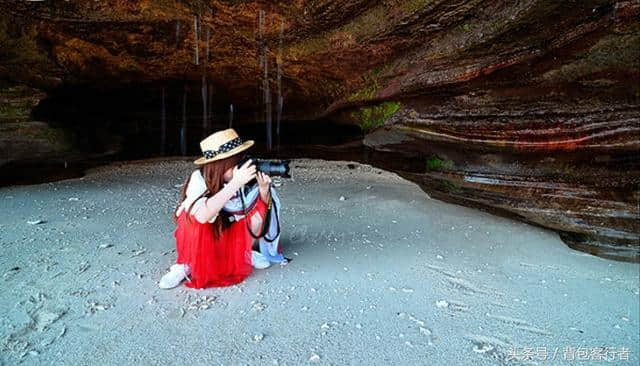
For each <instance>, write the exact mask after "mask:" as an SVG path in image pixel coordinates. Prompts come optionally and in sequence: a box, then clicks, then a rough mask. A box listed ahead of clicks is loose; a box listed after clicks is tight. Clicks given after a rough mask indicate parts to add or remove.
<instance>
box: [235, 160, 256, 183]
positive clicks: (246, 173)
mask: <svg viewBox="0 0 640 366" xmlns="http://www.w3.org/2000/svg"><path fill="white" fill-rule="evenodd" d="M255 177H256V166H255V165H253V161H252V160H247V161H246V162H245V163H244V164H242V166H241V167H239V168H238V166H235V167H234V168H233V177H232V178H231V182H230V183H232V184H235V185H236V187H237V188H240V187H242V186H243V185H245V184H247V183H249V182H250V181H251V180H252V179H254V178H255Z"/></svg>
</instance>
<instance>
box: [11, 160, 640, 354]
mask: <svg viewBox="0 0 640 366" xmlns="http://www.w3.org/2000/svg"><path fill="white" fill-rule="evenodd" d="M292 167H293V170H294V179H293V180H286V181H283V183H282V186H281V187H279V188H278V189H279V193H280V196H281V198H282V200H283V210H282V224H283V236H282V240H283V246H284V250H285V254H286V255H287V256H289V257H292V258H293V261H292V262H290V263H289V264H288V265H286V266H280V265H276V266H273V267H271V268H268V269H266V270H255V271H254V273H253V274H252V275H251V277H249V278H248V279H247V280H246V281H245V282H244V283H242V284H241V285H238V286H233V287H228V288H217V289H215V288H214V289H206V290H202V291H197V290H191V289H188V288H186V287H183V286H181V287H179V288H176V289H172V290H161V289H159V288H158V280H159V279H160V277H161V276H162V275H163V274H164V273H165V271H166V270H167V269H168V267H169V266H170V265H171V264H173V263H174V261H175V243H174V239H173V230H174V226H173V223H172V222H171V220H170V215H171V210H172V209H173V207H174V204H175V202H176V199H177V197H178V186H179V184H181V183H182V181H183V179H184V177H186V176H187V175H188V174H189V173H190V172H191V170H192V169H193V165H192V164H190V163H188V162H184V161H143V162H137V163H127V164H114V165H112V166H110V167H105V168H100V169H98V170H94V171H92V172H90V173H89V174H88V175H87V176H86V177H84V178H81V179H73V180H66V181H61V182H56V183H47V184H41V185H33V186H20V187H7V188H0V204H1V206H0V207H1V209H0V284H1V285H2V291H1V293H0V311H1V313H0V316H1V317H0V355H1V356H0V359H1V360H2V361H1V363H2V364H4V365H13V364H17V363H22V364H25V365H92V364H100V365H119V366H120V365H130V364H136V365H199V364H206V365H237V364H242V365H245V364H251V365H299V364H306V363H312V364H323V365H324V364H326V365H347V364H356V365H357V364H373V365H512V364H513V365H516V364H538V365H544V364H548V365H551V364H553V365H564V364H585V365H601V364H606V365H638V362H639V354H638V351H639V346H638V345H639V343H640V341H639V335H638V333H639V324H638V318H639V311H640V310H639V301H640V300H639V270H640V269H639V268H640V267H639V265H638V264H629V263H620V262H613V261H610V260H605V259H601V258H597V257H593V256H590V255H587V254H584V253H581V252H576V251H573V250H571V249H569V248H567V247H566V246H565V244H563V243H562V242H561V241H560V239H559V238H558V236H557V235H556V234H555V233H553V232H551V231H547V230H544V229H541V228H537V227H533V226H530V225H526V224H523V223H520V222H515V221H511V220H508V219H503V218H499V217H495V216H492V215H489V214H486V213H483V212H480V211H476V210H472V209H468V208H464V207H460V206H455V205H451V204H447V203H443V202H440V201H436V200H433V199H430V198H429V197H428V196H427V195H426V194H425V193H423V192H422V191H421V190H420V189H419V188H418V187H417V186H416V185H415V184H413V183H410V182H407V181H405V180H402V179H401V178H399V177H397V176H396V175H394V174H391V173H388V172H384V171H381V170H379V169H375V168H372V167H369V166H366V165H359V164H353V163H348V162H325V161H319V160H296V161H294V162H292ZM341 197H343V198H341ZM38 220H40V221H42V222H38ZM604 350H606V351H607V352H608V353H606V354H605V352H604ZM603 357H608V359H609V361H606V360H602V359H601V358H603ZM552 359H553V360H554V361H551V360H552Z"/></svg>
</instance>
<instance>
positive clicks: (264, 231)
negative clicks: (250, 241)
mask: <svg viewBox="0 0 640 366" xmlns="http://www.w3.org/2000/svg"><path fill="white" fill-rule="evenodd" d="M269 190H271V186H269ZM257 199H259V200H261V199H262V198H261V197H260V194H259V193H258V198H257ZM240 201H242V212H246V210H247V209H246V206H245V204H244V198H243V195H242V194H240ZM272 208H273V213H274V214H275V215H276V227H277V229H278V230H277V232H276V235H275V237H273V238H268V237H267V232H268V231H269V226H270V224H271V215H270V213H271V209H272ZM245 215H246V213H245ZM245 219H246V216H245ZM245 225H246V226H247V231H249V234H250V235H251V236H252V237H253V238H254V239H260V238H264V240H266V241H268V242H269V243H272V242H273V241H274V240H276V239H277V238H278V236H280V219H279V218H278V207H277V206H276V205H274V204H273V199H272V198H271V192H269V203H268V204H267V211H266V213H265V215H264V220H263V224H262V232H261V233H260V235H255V234H254V233H253V231H251V227H250V226H249V220H245Z"/></svg>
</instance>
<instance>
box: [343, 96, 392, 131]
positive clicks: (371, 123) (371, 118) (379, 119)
mask: <svg viewBox="0 0 640 366" xmlns="http://www.w3.org/2000/svg"><path fill="white" fill-rule="evenodd" d="M401 106H402V105H401V104H400V102H384V103H380V104H378V105H375V106H367V107H360V108H359V109H358V110H356V111H354V112H352V113H351V117H352V118H353V119H354V120H356V121H357V122H358V125H359V126H360V128H361V129H362V130H363V131H364V132H368V131H371V130H373V129H374V128H376V127H380V126H382V125H384V122H385V121H386V120H388V119H389V118H391V117H392V116H393V115H394V114H395V113H396V112H397V111H398V110H399V109H400V107H401Z"/></svg>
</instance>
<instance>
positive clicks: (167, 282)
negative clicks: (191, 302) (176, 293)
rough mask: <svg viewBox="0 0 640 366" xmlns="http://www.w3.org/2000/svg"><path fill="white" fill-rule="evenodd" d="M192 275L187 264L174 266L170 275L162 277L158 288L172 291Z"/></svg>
mask: <svg viewBox="0 0 640 366" xmlns="http://www.w3.org/2000/svg"><path fill="white" fill-rule="evenodd" d="M190 273H191V271H190V269H189V266H187V265H185V264H174V265H172V266H171V269H170V270H169V273H167V274H166V275H164V276H162V278H161V279H160V283H159V284H158V286H160V288H162V289H170V288H174V287H176V286H178V285H179V284H180V283H181V282H182V280H184V279H185V278H188V276H189V274H190Z"/></svg>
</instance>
